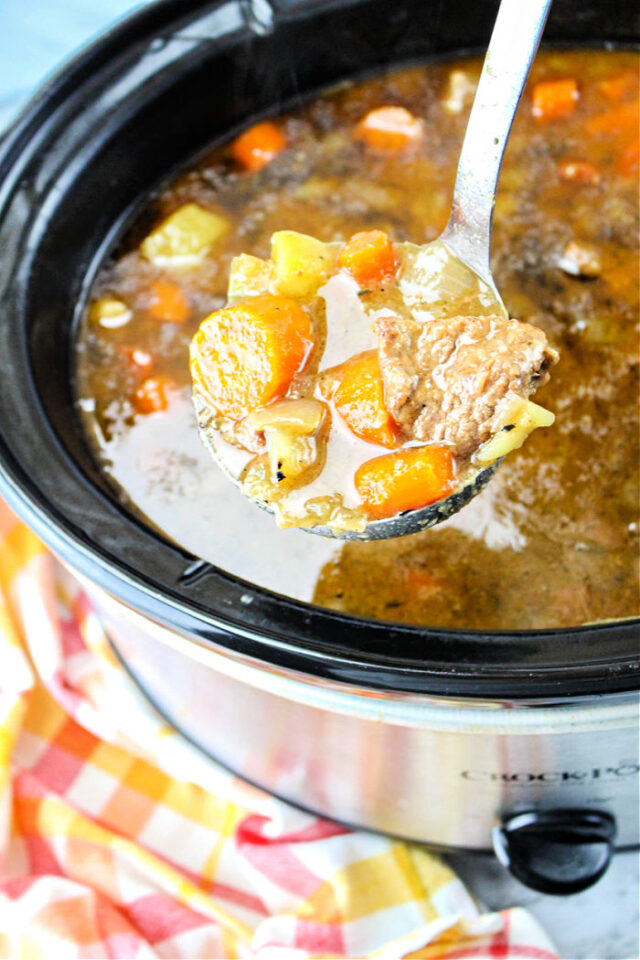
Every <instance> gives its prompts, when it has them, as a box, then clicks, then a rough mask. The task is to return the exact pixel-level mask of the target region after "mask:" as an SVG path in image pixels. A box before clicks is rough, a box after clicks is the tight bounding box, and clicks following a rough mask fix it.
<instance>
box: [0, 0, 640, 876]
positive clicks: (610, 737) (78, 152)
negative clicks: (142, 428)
mask: <svg viewBox="0 0 640 960" xmlns="http://www.w3.org/2000/svg"><path fill="white" fill-rule="evenodd" d="M496 9H497V4H496V3H495V2H489V0H457V2H455V3H450V4H442V3H440V2H436V0H403V2H394V3H390V2H388V0H270V2H268V0H165V2H160V3H153V4H150V5H148V6H147V7H145V8H143V9H142V10H141V11H140V12H138V13H136V14H135V15H134V16H132V17H130V18H129V19H127V20H126V21H124V22H123V23H121V24H120V25H119V26H118V27H116V28H115V29H114V30H112V31H111V32H110V33H108V34H107V35H105V36H104V37H103V38H102V39H100V40H99V41H98V42H96V43H94V44H93V45H92V46H90V47H88V48H87V49H86V50H85V51H84V52H82V53H81V54H80V55H79V56H77V57H76V58H75V59H74V60H73V61H72V62H70V63H69V64H68V65H67V66H66V67H65V68H64V69H63V70H62V71H61V72H60V73H58V74H57V75H56V76H55V77H53V78H52V79H51V80H50V81H49V82H48V83H47V84H46V86H45V87H44V88H43V89H42V90H41V92H40V93H39V94H38V95H37V96H36V98H35V99H34V100H33V101H32V102H31V103H30V105H29V106H28V107H27V109H26V111H25V112H24V113H23V114H22V116H21V117H20V118H19V120H18V121H17V123H16V124H15V125H14V127H13V129H12V130H11V131H10V132H9V134H8V136H7V137H6V139H5V141H4V143H3V145H2V149H1V152H0V297H1V300H0V493H1V494H2V496H3V497H4V498H5V499H6V500H7V501H8V502H9V503H10V504H11V505H12V506H13V508H14V509H15V510H16V511H17V512H18V514H19V515H20V516H21V517H22V518H24V520H26V522H27V523H28V524H30V526H31V527H32V528H33V529H34V530H35V531H36V532H37V533H38V534H39V536H40V537H41V538H42V539H43V540H44V541H45V542H46V543H47V544H48V545H49V547H50V548H51V549H52V550H53V551H54V552H55V553H56V554H57V556H58V557H59V558H60V559H61V560H62V561H63V562H64V563H65V564H66V565H67V566H68V567H69V568H70V569H71V570H72V571H74V572H75V574H76V575H77V576H78V577H80V578H81V580H82V581H83V582H84V584H85V586H86V589H87V590H88V592H89V593H90V595H91V596H92V598H93V600H94V603H95V605H96V607H97V609H98V611H99V612H100V614H101V616H102V618H103V622H104V624H105V626H106V629H107V630H108V632H109V634H110V636H111V639H112V642H113V644H114V647H115V649H116V651H117V652H118V653H119V655H120V657H121V658H122V661H123V662H124V664H125V665H126V666H127V668H128V669H129V670H130V672H131V674H132V675H133V677H134V678H135V679H136V680H137V681H138V683H139V684H140V686H141V687H142V688H143V690H145V691H146V693H147V694H148V696H149V697H150V698H151V700H152V701H153V702H154V703H155V704H156V705H157V707H158V708H159V709H160V710H161V711H162V712H163V713H164V714H165V715H166V717H167V718H168V719H169V720H170V721H171V723H173V724H174V725H175V726H176V727H177V728H178V729H179V730H181V731H183V732H184V734H185V735H186V736H187V737H189V738H190V739H191V740H193V741H194V742H195V743H197V744H198V745H199V746H200V747H202V749H203V750H205V751H206V752H207V753H208V754H209V755H210V756H212V757H214V758H215V759H216V760H218V761H220V762H222V763H224V764H226V765H228V766H229V767H231V768H232V769H233V770H234V771H236V772H237V773H238V774H240V775H242V776H244V777H246V778H248V779H249V780H251V781H253V782H255V783H257V784H259V785H261V786H262V787H265V788H266V789H268V790H270V791H272V792H273V793H275V794H277V795H279V796H281V797H283V798H286V799H287V800H290V801H292V802H294V803H296V804H299V805H301V806H303V807H306V808H308V809H311V810H314V811H317V812H319V813H321V814H325V815H327V816H330V817H334V818H336V819H339V820H341V821H344V822H346V823H350V824H357V825H360V826H363V827H366V828H370V829H374V830H380V831H385V832H387V833H390V834H394V835H398V836H402V837H408V838H411V839H414V840H419V841H424V842H427V843H429V844H432V845H436V846H442V847H449V848H466V849H470V850H488V849H491V848H492V846H493V848H494V849H495V851H496V852H497V854H498V856H499V857H500V858H501V859H502V861H503V862H505V863H507V864H508V865H510V867H511V869H512V870H513V872H514V873H515V874H516V876H518V877H519V878H520V879H522V880H523V881H524V882H526V883H529V884H530V885H532V886H534V887H536V888H537V889H541V890H545V891H547V892H552V893H568V892H573V891H576V890H579V889H582V888H583V887H585V886H587V885H588V884H589V883H592V882H593V881H594V880H595V879H597V878H598V877H599V876H600V875H601V874H602V873H603V871H604V870H605V869H606V866H607V864H608V862H609V858H610V856H611V852H612V850H613V849H615V848H621V847H628V846H632V845H636V844H637V843H638V772H639V769H640V766H639V763H638V687H639V684H638V678H639V676H640V649H639V621H638V620H626V621H617V622H616V621H608V622H604V623H599V624H592V625H586V626H582V627H576V628H574V629H563V630H541V631H535V632H527V633H524V632H520V633H496V632H493V633H488V632H487V633H484V632H482V631H444V630H432V629H428V628H423V627H413V626H405V625H394V624H389V623H384V622H376V621H367V620H364V619H360V618H357V617H351V616H346V615H342V614H339V613H336V612H333V611H330V610H325V609H320V608H319V607H315V606H313V605H311V604H305V603H302V602H299V601H295V600H291V599H289V598H287V597H285V596H280V595H277V594H275V593H272V592H269V591H267V590H265V589H262V588H260V587H258V586H256V585H254V584H251V583H249V582H246V581H243V580H242V579H240V578H239V577H237V576H234V575H231V574H230V573H228V572H226V571H225V562H224V557H223V556H221V557H220V559H219V565H218V566H214V565H212V564H210V563H207V562H204V561H202V560H200V559H199V558H198V557H194V556H192V555H190V554H189V553H188V552H186V551H185V550H183V549H181V548H180V547H179V546H177V545H176V544H175V543H172V542H169V541H168V540H167V539H165V538H164V537H163V536H162V534H160V533H159V532H157V531H156V530H154V529H152V528H151V527H150V526H146V525H145V524H144V523H143V522H142V521H141V519H139V518H138V517H137V516H135V515H134V514H133V513H132V512H131V511H130V510H129V509H128V508H127V506H126V505H125V504H123V503H122V502H121V500H120V499H119V496H118V493H117V492H116V491H115V490H114V489H113V488H112V487H111V486H110V485H109V484H108V483H107V481H106V480H105V478H104V477H103V476H102V474H101V472H100V470H99V468H98V466H97V464H96V462H95V460H94V459H93V457H92V454H91V452H90V450H89V447H88V445H87V443H86V442H85V438H84V436H83V433H82V429H81V426H80V422H79V419H78V416H77V414H76V410H75V407H74V396H73V377H72V345H73V337H74V329H75V324H76V323H77V321H78V318H79V315H80V314H81V312H82V310H83V305H84V302H85V300H86V295H87V291H88V289H89V287H90V284H91V282H92V279H93V277H94V276H95V273H96V270H97V268H98V266H99V265H100V263H101V262H102V261H103V259H104V257H105V256H106V255H107V253H108V252H109V251H110V250H111V249H112V248H113V246H114V244H115V242H116V241H117V239H118V238H119V237H120V236H121V235H122V233H123V231H124V230H125V229H126V228H127V226H128V225H129V223H130V222H131V220H132V219H133V218H134V217H135V215H136V214H137V213H138V212H139V210H140V207H141V204H142V203H143V202H144V199H145V197H148V195H149V192H150V191H151V190H152V189H154V188H155V187H157V186H158V185H159V184H160V183H161V182H162V181H163V180H165V179H166V178H167V177H169V176H170V175H171V174H172V173H175V171H176V170H178V169H179V168H181V167H182V166H184V164H185V163H186V162H187V161H189V160H191V159H193V158H194V157H195V156H197V155H198V154H200V153H202V151H203V150H204V149H205V148H206V147H210V146H211V145H213V144H215V142H216V141H219V140H222V139H224V138H228V137H229V136H232V135H233V134H234V133H235V132H236V131H237V130H238V129H240V128H241V127H242V126H244V125H246V123H247V122H248V121H249V120H250V119H251V118H258V117H260V116H264V115H268V114H269V113H273V112H276V111H279V110H280V109H282V108H286V107H287V106H288V105H291V104H292V103H294V102H296V100H299V99H300V98H304V97H308V96H310V95H311V94H312V93H313V92H315V91H317V90H319V89H322V88H323V87H326V86H329V85H332V84H334V83H336V82H338V81H340V80H342V79H344V78H345V77H353V76H356V75H362V74H364V73H367V72H371V71H375V70H377V69H381V68H383V67H384V66H386V65H389V64H391V63H393V64H401V63H407V62H415V61H420V60H425V59H428V58H434V57H443V56H449V55H455V54H457V53H461V52H470V51H474V50H482V48H483V47H484V46H485V45H486V43H487V40H488V37H489V33H490V29H491V25H492V22H493V19H494V16H495V12H496ZM639 38H640V24H639V23H638V16H637V6H636V4H635V3H633V2H632V0H629V2H626V0H625V2H623V0H613V2H605V0H584V2H582V3H581V4H579V5H577V4H575V3H574V2H573V0H556V3H555V5H554V8H553V11H552V14H551V17H550V19H549V23H548V25H547V30H546V34H545V41H546V42H548V43H567V44H576V43H577V44H585V45H586V44H591V45H593V44H599V45H602V44H607V45H622V46H628V45H630V44H634V43H636V42H637V40H638V39H639Z"/></svg>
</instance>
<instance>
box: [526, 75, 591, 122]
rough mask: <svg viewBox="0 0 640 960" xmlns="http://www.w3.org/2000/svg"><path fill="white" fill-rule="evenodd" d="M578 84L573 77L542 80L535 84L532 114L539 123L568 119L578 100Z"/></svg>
mask: <svg viewBox="0 0 640 960" xmlns="http://www.w3.org/2000/svg"><path fill="white" fill-rule="evenodd" d="M579 96H580V94H579V91H578V83H577V81H576V80H575V79H574V78H573V77H567V78H566V79H562V80H543V81H542V82H541V83H536V85H535V86H534V88H533V95H532V112H533V115H534V117H535V118H536V119H537V120H538V121H540V123H548V122H549V121H551V120H563V119H564V118H565V117H570V116H571V114H572V113H573V111H574V110H575V108H576V104H577V102H578V99H579Z"/></svg>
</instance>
